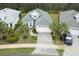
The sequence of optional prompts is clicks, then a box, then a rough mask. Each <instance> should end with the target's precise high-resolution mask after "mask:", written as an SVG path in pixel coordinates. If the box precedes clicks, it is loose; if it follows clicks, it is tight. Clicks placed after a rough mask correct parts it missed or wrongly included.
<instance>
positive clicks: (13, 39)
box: [6, 34, 18, 43]
mask: <svg viewBox="0 0 79 59" xmlns="http://www.w3.org/2000/svg"><path fill="white" fill-rule="evenodd" d="M6 40H7V42H9V43H13V42H16V41H17V40H18V36H17V35H16V34H11V35H8V36H7V39H6Z"/></svg>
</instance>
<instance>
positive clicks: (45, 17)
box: [24, 9, 52, 26]
mask: <svg viewBox="0 0 79 59" xmlns="http://www.w3.org/2000/svg"><path fill="white" fill-rule="evenodd" d="M33 11H37V12H38V13H39V14H40V17H39V18H38V19H36V20H35V25H48V26H49V25H50V24H51V23H52V20H51V17H50V16H49V14H48V13H47V12H46V11H43V10H41V9H34V10H32V11H30V12H28V13H27V15H26V16H25V17H24V20H26V22H29V21H34V19H33V18H32V17H31V16H30V14H31V13H32V12H33Z"/></svg>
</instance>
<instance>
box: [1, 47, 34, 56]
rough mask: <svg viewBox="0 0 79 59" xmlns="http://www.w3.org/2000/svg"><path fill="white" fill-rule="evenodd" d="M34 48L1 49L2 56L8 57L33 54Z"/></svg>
mask: <svg viewBox="0 0 79 59" xmlns="http://www.w3.org/2000/svg"><path fill="white" fill-rule="evenodd" d="M33 50H34V48H8V49H0V56H6V55H8V56H9V55H29V54H31V53H32V52H33Z"/></svg>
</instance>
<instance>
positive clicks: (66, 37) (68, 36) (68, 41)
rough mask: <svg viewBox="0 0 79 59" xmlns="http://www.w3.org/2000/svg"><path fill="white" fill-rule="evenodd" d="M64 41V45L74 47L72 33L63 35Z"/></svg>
mask: <svg viewBox="0 0 79 59" xmlns="http://www.w3.org/2000/svg"><path fill="white" fill-rule="evenodd" d="M62 39H63V41H64V44H67V45H72V43H73V38H72V36H71V34H70V32H68V33H66V34H63V35H62Z"/></svg>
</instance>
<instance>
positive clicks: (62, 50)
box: [56, 48, 64, 56]
mask: <svg viewBox="0 0 79 59" xmlns="http://www.w3.org/2000/svg"><path fill="white" fill-rule="evenodd" d="M56 51H57V52H58V54H59V55H60V56H62V55H63V53H64V49H62V48H60V49H56Z"/></svg>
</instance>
